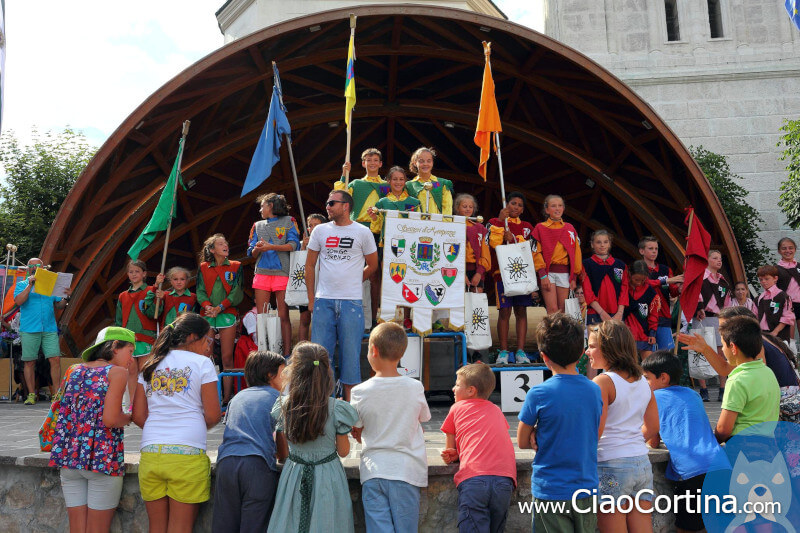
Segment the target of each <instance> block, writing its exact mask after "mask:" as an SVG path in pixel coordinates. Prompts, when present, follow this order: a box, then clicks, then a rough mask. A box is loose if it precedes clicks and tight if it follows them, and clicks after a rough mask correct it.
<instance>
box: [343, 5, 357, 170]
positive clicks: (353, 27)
mask: <svg viewBox="0 0 800 533" xmlns="http://www.w3.org/2000/svg"><path fill="white" fill-rule="evenodd" d="M355 36H356V15H355V14H353V13H350V40H351V41H352V40H354V39H355ZM348 54H349V50H348ZM353 55H354V56H355V53H354V54H353ZM353 60H354V61H355V57H353ZM353 83H355V80H353ZM352 138H353V109H352V108H350V111H348V116H347V151H346V152H345V154H344V162H345V163H349V162H350V141H351V139H352ZM348 183H350V171H349V170H345V172H344V184H345V185H347V184H348Z"/></svg>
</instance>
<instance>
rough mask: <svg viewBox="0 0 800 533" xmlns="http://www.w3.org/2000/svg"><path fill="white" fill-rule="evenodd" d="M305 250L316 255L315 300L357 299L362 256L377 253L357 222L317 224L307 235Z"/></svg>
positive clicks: (375, 247)
mask: <svg viewBox="0 0 800 533" xmlns="http://www.w3.org/2000/svg"><path fill="white" fill-rule="evenodd" d="M308 249H309V250H313V251H315V252H319V259H318V261H317V264H318V266H319V276H318V279H317V291H316V293H315V296H316V297H317V298H328V299H331V300H360V299H361V294H362V293H361V281H362V278H363V277H364V276H363V272H364V256H366V255H369V254H371V253H375V252H377V251H378V248H377V246H375V238H374V237H373V236H372V232H371V231H370V230H369V228H367V227H366V226H363V225H361V224H359V223H358V222H352V223H350V224H348V225H347V226H337V225H336V224H334V223H333V222H328V223H325V224H320V225H318V226H317V227H315V228H314V231H312V232H311V238H310V239H309V240H308Z"/></svg>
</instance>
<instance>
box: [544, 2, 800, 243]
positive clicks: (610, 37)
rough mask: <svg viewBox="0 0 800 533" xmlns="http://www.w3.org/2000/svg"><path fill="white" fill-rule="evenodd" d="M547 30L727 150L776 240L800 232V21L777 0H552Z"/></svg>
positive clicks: (690, 136)
mask: <svg viewBox="0 0 800 533" xmlns="http://www.w3.org/2000/svg"><path fill="white" fill-rule="evenodd" d="M539 6H540V8H541V9H543V10H544V15H545V28H544V29H545V33H546V34H547V35H549V36H550V37H553V38H555V39H557V40H559V41H561V42H563V43H565V44H567V45H569V46H571V47H573V48H575V49H576V50H579V51H580V52H582V53H584V54H586V55H588V56H589V57H591V58H592V59H594V60H595V61H597V62H598V63H599V64H600V65H602V66H604V67H605V68H607V69H608V70H609V71H611V72H612V73H613V74H615V75H616V76H617V77H619V78H620V79H621V80H623V81H624V82H625V83H626V84H628V85H629V86H630V87H631V88H632V89H634V90H635V91H636V92H637V93H638V94H639V95H640V96H641V97H642V98H643V99H644V100H645V101H646V102H648V103H649V104H650V105H651V106H652V107H653V109H655V111H656V112H657V113H658V114H659V115H660V116H661V117H662V118H663V119H664V120H665V121H666V123H667V124H668V125H669V126H670V127H671V128H672V130H673V131H674V132H675V133H676V134H677V135H678V137H679V138H680V139H681V140H682V141H683V143H684V144H685V145H686V146H687V147H688V146H700V145H702V146H703V147H705V148H706V149H707V150H711V151H712V152H716V153H719V154H722V155H725V156H727V158H728V162H729V163H730V166H731V170H732V171H733V172H734V173H736V174H738V175H740V176H742V177H743V178H744V180H743V182H742V185H743V186H744V187H745V188H746V189H747V190H748V191H749V196H748V198H747V201H748V202H749V203H750V204H751V205H752V206H753V207H755V208H756V209H758V210H759V211H761V213H762V216H763V218H764V221H765V226H764V228H762V231H761V236H762V238H763V239H764V242H765V244H766V245H767V246H768V247H769V248H770V249H772V250H774V249H775V245H776V244H777V241H778V239H779V238H780V237H782V236H784V235H789V236H792V237H793V238H794V239H795V240H796V241H797V242H800V240H798V238H800V232H791V231H789V228H788V227H787V226H786V225H785V217H784V216H783V214H782V213H781V211H780V208H779V207H778V197H779V196H780V192H779V187H780V184H781V182H782V181H783V180H785V179H786V170H785V166H786V165H785V163H784V162H782V161H781V160H780V152H781V150H780V149H779V148H778V147H777V142H778V138H779V136H780V131H779V130H780V127H781V125H782V123H783V120H784V119H787V118H791V119H797V118H800V30H798V29H797V28H796V27H795V26H794V25H793V24H792V23H791V21H790V20H789V17H788V15H787V14H786V10H785V9H784V6H783V2H781V1H777V0H544V1H543V2H540V4H539Z"/></svg>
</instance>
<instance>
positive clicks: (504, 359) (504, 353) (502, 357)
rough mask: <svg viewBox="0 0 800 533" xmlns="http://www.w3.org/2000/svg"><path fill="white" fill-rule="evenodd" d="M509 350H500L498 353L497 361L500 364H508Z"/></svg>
mask: <svg viewBox="0 0 800 533" xmlns="http://www.w3.org/2000/svg"><path fill="white" fill-rule="evenodd" d="M508 356H509V352H508V350H500V353H499V354H497V361H495V363H496V364H498V365H507V364H508Z"/></svg>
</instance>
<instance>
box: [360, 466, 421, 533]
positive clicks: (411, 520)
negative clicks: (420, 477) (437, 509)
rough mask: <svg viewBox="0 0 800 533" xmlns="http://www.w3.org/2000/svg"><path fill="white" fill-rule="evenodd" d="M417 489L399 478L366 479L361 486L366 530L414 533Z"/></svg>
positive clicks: (417, 514) (417, 506)
mask: <svg viewBox="0 0 800 533" xmlns="http://www.w3.org/2000/svg"><path fill="white" fill-rule="evenodd" d="M419 495H420V489H419V487H415V486H414V485H411V484H409V483H406V482H405V481H401V480H399V479H382V478H372V479H368V480H367V481H365V482H364V484H363V485H362V486H361V498H362V502H363V504H364V522H366V526H367V531H370V532H372V531H395V532H397V533H411V532H416V531H417V527H418V525H419V497H420V496H419Z"/></svg>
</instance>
